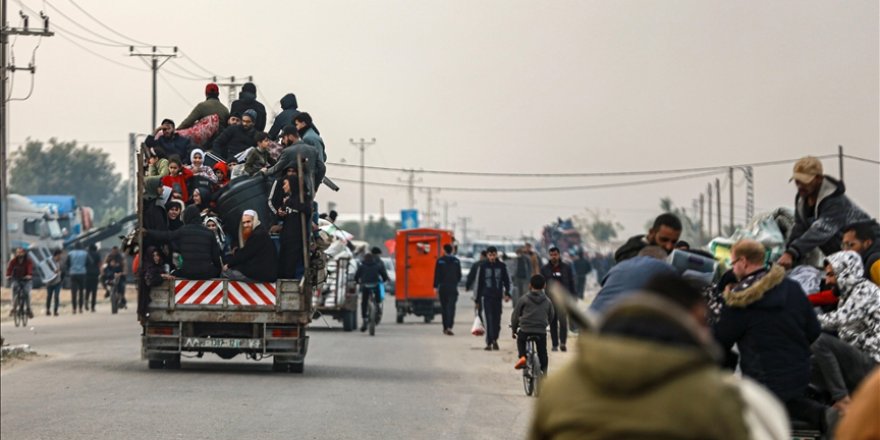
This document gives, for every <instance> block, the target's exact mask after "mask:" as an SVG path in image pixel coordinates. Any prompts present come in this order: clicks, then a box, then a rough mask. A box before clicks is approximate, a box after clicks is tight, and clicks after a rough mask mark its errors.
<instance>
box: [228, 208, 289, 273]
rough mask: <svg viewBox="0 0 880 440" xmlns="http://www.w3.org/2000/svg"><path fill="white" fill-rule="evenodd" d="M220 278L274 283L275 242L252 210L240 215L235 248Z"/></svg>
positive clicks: (276, 266) (276, 257)
mask: <svg viewBox="0 0 880 440" xmlns="http://www.w3.org/2000/svg"><path fill="white" fill-rule="evenodd" d="M223 276H224V277H226V278H229V279H230V280H236V281H245V282H261V283H274V282H275V280H277V279H278V254H277V252H276V251H275V243H273V242H272V239H271V238H270V237H269V230H268V228H267V227H266V226H265V225H263V224H261V223H260V217H259V215H257V212H256V211H254V210H251V209H248V210H246V211H244V213H242V215H241V222H240V223H239V225H238V243H237V248H234V249H233V251H232V257H230V258H229V260H227V261H226V264H225V265H224V266H223Z"/></svg>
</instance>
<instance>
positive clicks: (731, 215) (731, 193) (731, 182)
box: [727, 167, 734, 234]
mask: <svg viewBox="0 0 880 440" xmlns="http://www.w3.org/2000/svg"><path fill="white" fill-rule="evenodd" d="M727 178H728V179H730V233H731V234H733V231H734V229H733V223H734V218H733V167H730V168H729V169H728V170H727Z"/></svg>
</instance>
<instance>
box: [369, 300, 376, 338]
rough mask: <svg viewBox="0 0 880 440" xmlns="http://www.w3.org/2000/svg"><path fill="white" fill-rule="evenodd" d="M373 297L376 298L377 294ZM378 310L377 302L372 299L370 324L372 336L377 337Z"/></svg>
mask: <svg viewBox="0 0 880 440" xmlns="http://www.w3.org/2000/svg"><path fill="white" fill-rule="evenodd" d="M373 297H374V298H375V294H374V296H373ZM376 309H377V306H376V300H375V299H371V300H370V317H369V319H370V323H369V330H370V336H376V313H377V311H376Z"/></svg>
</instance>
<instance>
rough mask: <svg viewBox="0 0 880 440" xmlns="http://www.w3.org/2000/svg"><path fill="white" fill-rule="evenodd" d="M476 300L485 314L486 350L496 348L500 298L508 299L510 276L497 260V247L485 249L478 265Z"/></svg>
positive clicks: (502, 264)
mask: <svg viewBox="0 0 880 440" xmlns="http://www.w3.org/2000/svg"><path fill="white" fill-rule="evenodd" d="M476 282H477V287H476V291H477V301H478V302H481V303H482V304H483V313H484V314H485V316H486V319H485V321H484V323H485V326H486V348H485V350H486V351H489V350H498V349H499V347H498V334H499V333H500V332H501V300H502V298H504V300H507V301H510V276H509V275H508V274H507V266H506V265H505V264H504V263H502V262H500V261H498V249H496V248H495V246H489V247H488V248H487V249H486V262H484V263H482V264H481V265H480V267H479V273H478V276H477V280H476Z"/></svg>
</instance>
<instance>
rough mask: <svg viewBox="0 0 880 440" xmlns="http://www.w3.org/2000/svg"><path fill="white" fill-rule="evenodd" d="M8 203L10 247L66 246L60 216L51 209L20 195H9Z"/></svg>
mask: <svg viewBox="0 0 880 440" xmlns="http://www.w3.org/2000/svg"><path fill="white" fill-rule="evenodd" d="M0 203H2V202H0ZM7 203H9V206H8V209H9V211H8V213H9V214H8V215H9V223H8V224H7V225H6V228H7V229H8V231H9V244H10V247H12V248H16V247H23V248H25V249H29V248H32V247H44V248H47V249H61V248H62V247H63V246H64V236H63V233H62V230H61V225H60V224H59V223H58V216H57V214H55V213H53V212H52V210H51V209H50V208H47V207H45V206H39V205H37V204H35V203H34V202H33V201H31V200H30V199H28V198H27V197H25V196H22V195H20V194H9V197H8V201H7Z"/></svg>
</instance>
